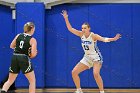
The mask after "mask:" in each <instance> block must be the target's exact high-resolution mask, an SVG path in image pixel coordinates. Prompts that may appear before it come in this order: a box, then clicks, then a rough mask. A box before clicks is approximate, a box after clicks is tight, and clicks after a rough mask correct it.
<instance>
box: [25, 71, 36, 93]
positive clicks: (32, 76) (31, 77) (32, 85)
mask: <svg viewBox="0 0 140 93" xmlns="http://www.w3.org/2000/svg"><path fill="white" fill-rule="evenodd" d="M25 76H26V78H27V79H28V81H29V83H30V85H29V93H35V89H36V79H35V74H34V71H31V72H29V73H26V74H25Z"/></svg>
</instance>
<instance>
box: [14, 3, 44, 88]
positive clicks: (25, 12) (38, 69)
mask: <svg viewBox="0 0 140 93" xmlns="http://www.w3.org/2000/svg"><path fill="white" fill-rule="evenodd" d="M44 16H45V6H44V4H43V3H17V4H16V17H17V18H16V33H22V32H23V26H24V24H25V23H26V22H28V21H32V22H34V23H35V26H36V27H35V33H34V35H33V36H34V37H35V38H36V40H37V44H38V55H37V57H36V58H34V59H33V60H31V61H32V63H33V64H34V69H35V74H36V82H37V84H36V85H37V87H44V86H45V84H44V69H45V67H44V64H45V63H44V60H45V58H44V54H45V53H44V50H45V49H44V24H45V21H44ZM16 86H17V87H27V86H28V81H27V79H25V77H24V76H23V74H20V75H19V77H18V78H17V81H16Z"/></svg>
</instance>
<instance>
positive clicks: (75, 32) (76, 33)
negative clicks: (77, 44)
mask: <svg viewBox="0 0 140 93" xmlns="http://www.w3.org/2000/svg"><path fill="white" fill-rule="evenodd" d="M61 14H62V15H63V17H64V19H65V23H66V26H67V28H68V30H69V31H70V32H71V33H73V34H75V35H77V36H80V37H81V36H82V32H81V31H79V30H76V29H74V28H72V26H71V24H70V22H69V19H68V14H67V11H66V10H63V11H62V13H61Z"/></svg>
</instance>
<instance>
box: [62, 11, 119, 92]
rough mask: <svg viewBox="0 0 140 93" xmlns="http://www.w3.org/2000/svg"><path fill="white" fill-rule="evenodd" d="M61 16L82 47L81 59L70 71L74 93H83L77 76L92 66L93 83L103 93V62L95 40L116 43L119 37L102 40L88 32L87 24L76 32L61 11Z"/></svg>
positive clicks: (65, 13)
mask: <svg viewBox="0 0 140 93" xmlns="http://www.w3.org/2000/svg"><path fill="white" fill-rule="evenodd" d="M61 14H62V15H63V17H64V19H65V22H66V26H67V28H68V30H69V31H70V32H71V33H73V34H75V35H77V36H79V37H80V38H81V41H82V47H83V50H84V52H85V55H84V57H83V59H82V60H81V61H80V62H79V63H78V64H77V65H76V66H75V67H74V69H73V70H72V78H73V81H74V83H75V85H76V88H77V90H76V91H75V93H83V92H82V89H81V86H80V78H79V74H80V73H81V72H83V71H85V70H87V69H90V68H91V67H93V66H94V68H93V69H94V70H93V74H94V78H95V81H96V83H97V85H98V87H99V90H100V93H104V87H103V80H102V78H101V76H100V69H101V66H102V62H103V61H102V57H101V54H100V52H99V50H98V48H97V46H96V42H97V40H99V41H102V42H111V41H116V40H118V39H119V38H120V37H121V35H120V34H117V35H116V36H115V37H114V38H104V37H102V36H100V35H98V34H95V33H93V32H90V25H89V24H88V23H84V24H83V25H82V31H79V30H76V29H74V28H72V26H71V24H70V22H69V19H68V14H67V11H65V10H63V11H62V13H61Z"/></svg>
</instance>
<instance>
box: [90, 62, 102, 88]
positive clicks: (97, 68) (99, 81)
mask: <svg viewBox="0 0 140 93" xmlns="http://www.w3.org/2000/svg"><path fill="white" fill-rule="evenodd" d="M93 65H94V67H93V74H94V78H95V80H96V83H97V85H98V87H99V90H100V91H104V87H103V80H102V78H101V76H100V69H101V66H102V64H101V63H100V62H98V61H97V62H94V63H93Z"/></svg>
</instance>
